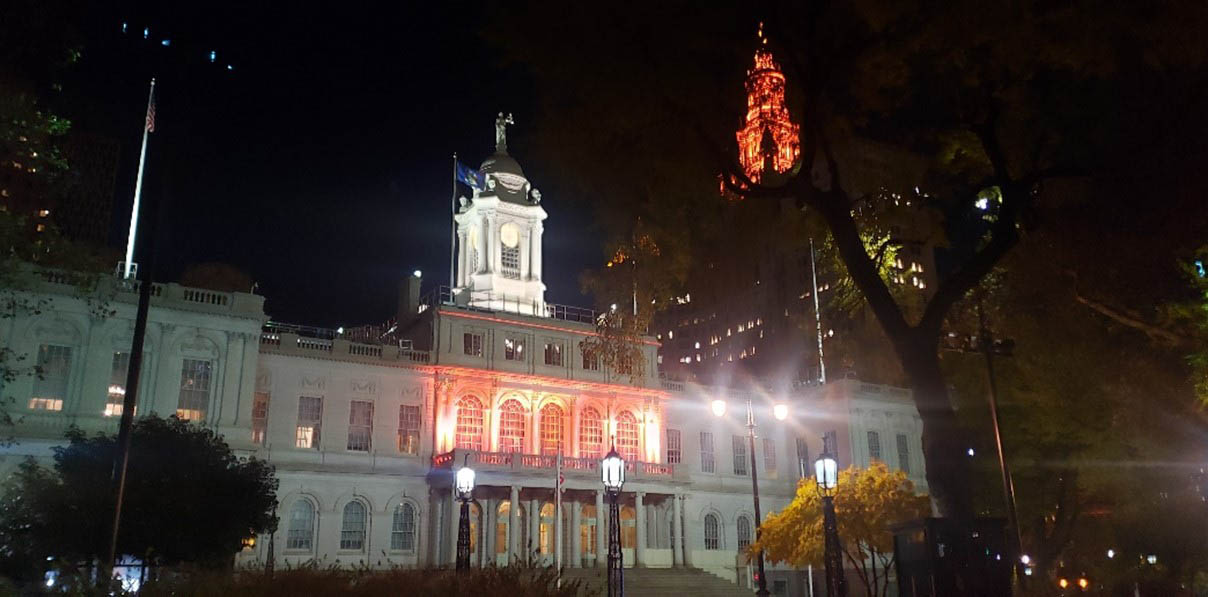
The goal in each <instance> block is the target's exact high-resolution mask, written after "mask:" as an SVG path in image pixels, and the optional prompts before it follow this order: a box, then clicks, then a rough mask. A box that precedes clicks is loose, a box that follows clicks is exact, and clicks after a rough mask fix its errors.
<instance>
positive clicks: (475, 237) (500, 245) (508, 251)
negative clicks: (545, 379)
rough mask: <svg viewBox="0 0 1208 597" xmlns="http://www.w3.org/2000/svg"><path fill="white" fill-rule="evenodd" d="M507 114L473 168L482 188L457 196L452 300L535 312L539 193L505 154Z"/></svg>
mask: <svg viewBox="0 0 1208 597" xmlns="http://www.w3.org/2000/svg"><path fill="white" fill-rule="evenodd" d="M509 124H512V117H511V115H508V116H506V117H505V116H504V115H503V114H502V113H500V114H499V117H498V118H497V119H496V120H495V153H494V154H492V155H491V156H490V157H488V158H487V159H485V160H483V162H482V166H480V167H479V170H480V171H481V172H482V176H483V179H484V185H483V186H484V188H475V189H474V196H473V198H472V199H466V198H465V197H462V198H461V200H460V206H459V208H458V212H457V215H456V216H454V220H455V221H456V222H457V245H458V251H457V277H456V280H455V287H454V289H453V291H454V293H455V295H456V301H457V302H458V303H459V304H466V305H470V306H474V307H481V308H487V309H497V310H506V311H513V312H519V313H525V314H530V315H540V314H543V313H544V310H545V283H544V282H542V281H541V236H542V233H543V232H544V226H543V224H542V221H543V220H545V218H546V213H545V209H543V208H542V207H541V192H540V191H538V190H537V189H535V188H533V186H532V185H531V184H530V183H529V181H528V178H526V177H525V175H524V170H522V169H521V168H520V163H519V162H517V161H516V160H515V159H514V158H512V156H510V155H508V146H507V128H506V127H507V125H509Z"/></svg>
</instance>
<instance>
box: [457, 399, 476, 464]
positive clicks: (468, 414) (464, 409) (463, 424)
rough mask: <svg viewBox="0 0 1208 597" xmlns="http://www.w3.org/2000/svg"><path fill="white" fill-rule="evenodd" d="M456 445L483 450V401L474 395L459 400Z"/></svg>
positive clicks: (467, 448)
mask: <svg viewBox="0 0 1208 597" xmlns="http://www.w3.org/2000/svg"><path fill="white" fill-rule="evenodd" d="M454 445H455V446H457V447H458V448H463V449H466V450H480V451H481V450H482V403H481V402H479V401H478V399H477V398H475V397H473V396H465V397H463V398H462V399H461V400H458V401H457V432H456V438H455V441H454Z"/></svg>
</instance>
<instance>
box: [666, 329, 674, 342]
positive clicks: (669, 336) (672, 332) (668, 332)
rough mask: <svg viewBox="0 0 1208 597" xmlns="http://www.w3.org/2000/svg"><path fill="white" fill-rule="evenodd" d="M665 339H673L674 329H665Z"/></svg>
mask: <svg viewBox="0 0 1208 597" xmlns="http://www.w3.org/2000/svg"><path fill="white" fill-rule="evenodd" d="M667 339H668V340H674V339H675V330H667Z"/></svg>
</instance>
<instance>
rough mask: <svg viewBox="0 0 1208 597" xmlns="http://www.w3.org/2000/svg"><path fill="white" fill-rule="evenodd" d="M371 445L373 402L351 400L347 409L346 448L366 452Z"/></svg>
mask: <svg viewBox="0 0 1208 597" xmlns="http://www.w3.org/2000/svg"><path fill="white" fill-rule="evenodd" d="M372 445H373V403H372V402H367V401H364V400H353V401H352V408H351V409H350V410H349V411H348V449H349V450H354V451H357V452H368V451H369V448H370V447H372Z"/></svg>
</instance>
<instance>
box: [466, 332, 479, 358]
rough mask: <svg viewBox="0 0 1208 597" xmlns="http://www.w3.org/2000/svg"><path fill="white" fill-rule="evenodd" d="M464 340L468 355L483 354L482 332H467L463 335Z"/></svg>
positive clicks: (476, 355)
mask: <svg viewBox="0 0 1208 597" xmlns="http://www.w3.org/2000/svg"><path fill="white" fill-rule="evenodd" d="M462 340H463V350H464V351H465V354H468V355H470V356H474V357H480V356H482V334H474V333H471V332H466V333H465V334H464V335H463V336H462Z"/></svg>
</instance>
